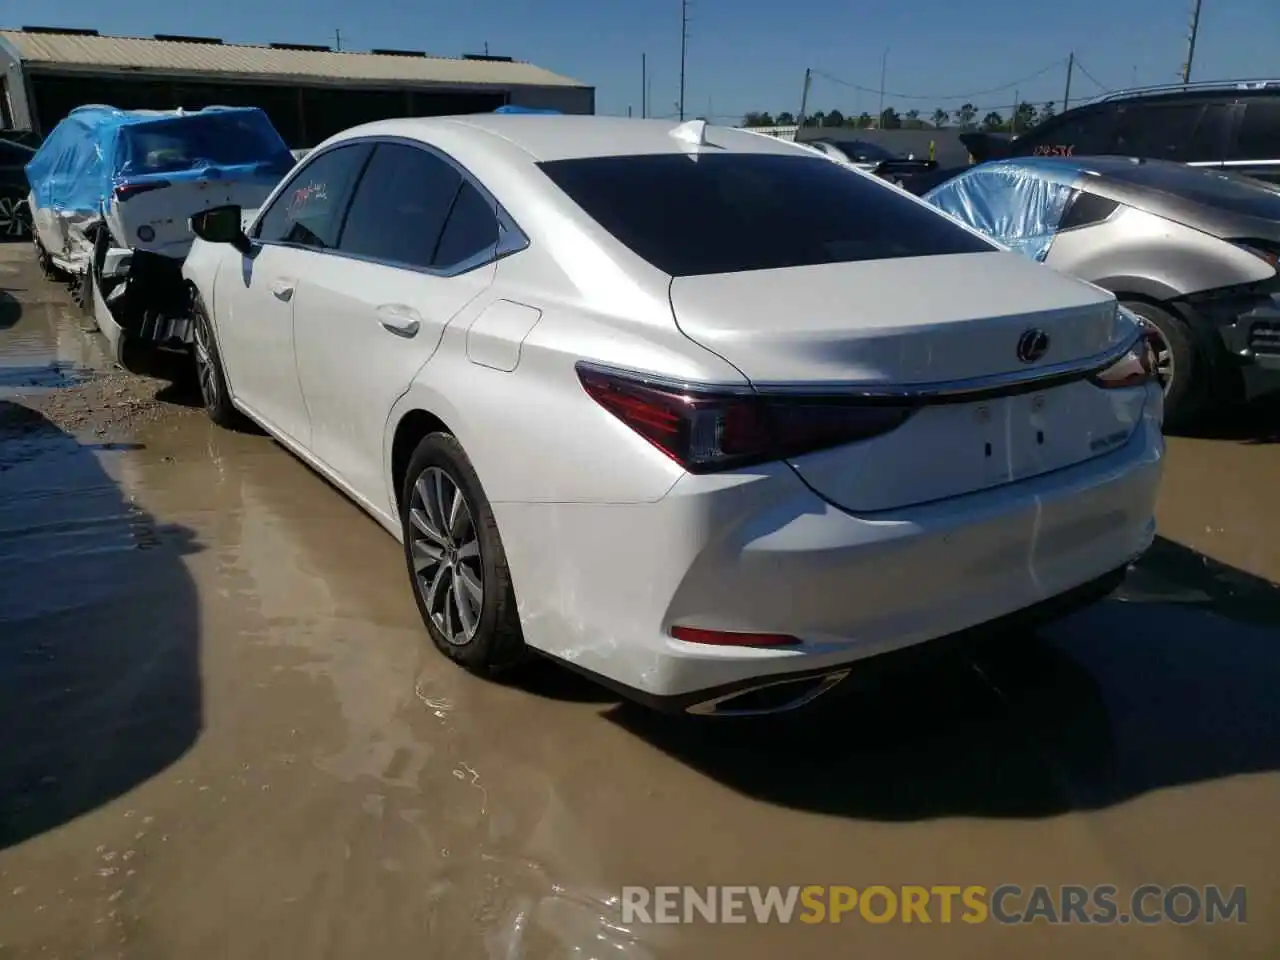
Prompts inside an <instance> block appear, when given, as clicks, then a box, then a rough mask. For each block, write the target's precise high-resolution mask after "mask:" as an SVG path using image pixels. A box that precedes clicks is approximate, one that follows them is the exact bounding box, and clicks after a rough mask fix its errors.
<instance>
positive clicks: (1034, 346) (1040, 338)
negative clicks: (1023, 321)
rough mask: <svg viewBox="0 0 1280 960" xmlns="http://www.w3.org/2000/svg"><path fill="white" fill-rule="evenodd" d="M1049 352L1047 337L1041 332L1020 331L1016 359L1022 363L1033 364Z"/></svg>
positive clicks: (1033, 330)
mask: <svg viewBox="0 0 1280 960" xmlns="http://www.w3.org/2000/svg"><path fill="white" fill-rule="evenodd" d="M1048 352H1049V335H1048V334H1047V333H1045V332H1044V331H1043V330H1037V329H1034V328H1033V329H1031V330H1024V331H1022V336H1020V337H1019V338H1018V359H1019V360H1021V361H1022V362H1023V363H1035V362H1036V361H1037V360H1039V359H1040V358H1041V357H1043V356H1044V355H1045V354H1046V353H1048Z"/></svg>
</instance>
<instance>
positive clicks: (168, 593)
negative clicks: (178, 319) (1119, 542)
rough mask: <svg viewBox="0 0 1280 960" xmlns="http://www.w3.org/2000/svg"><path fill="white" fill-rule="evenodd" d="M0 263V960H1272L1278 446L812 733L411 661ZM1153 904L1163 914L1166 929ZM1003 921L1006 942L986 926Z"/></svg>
mask: <svg viewBox="0 0 1280 960" xmlns="http://www.w3.org/2000/svg"><path fill="white" fill-rule="evenodd" d="M83 326H84V321H83V320H82V319H78V318H77V317H76V315H75V313H74V308H71V307H69V306H68V301H67V299H66V297H65V296H64V294H63V292H62V291H61V290H59V289H58V288H56V287H53V286H51V285H48V284H46V283H45V282H44V281H43V280H41V279H39V278H38V276H37V275H36V272H35V270H34V268H33V266H32V264H31V257H30V252H29V248H27V247H26V246H25V245H19V246H8V247H0V731H2V732H3V737H2V738H0V958H4V960H10V958H15V960H16V958H28V957H30V958H37V957H38V958H42V960H48V958H55V957H62V958H93V960H97V958H107V957H126V958H138V960H153V958H154V960H161V958H165V960H170V958H175V957H182V958H184V960H213V958H218V960H225V958H229V957H234V958H237V960H253V958H259V957H262V958H267V957H294V956H296V957H331V958H344V960H345V958H351V960H356V958H365V957H370V958H372V957H378V958H381V960H397V958H406V960H407V958H414V960H420V958H423V957H441V958H448V960H470V958H485V960H517V958H519V960H542V958H555V960H560V958H578V960H590V958H604V957H610V958H619V960H644V958H660V957H676V958H686V957H688V958H705V957H720V956H724V957H730V956H731V957H735V958H739V960H757V958H758V960H776V958H778V957H789V958H795V960H802V958H815V960H816V958H832V957H848V958H855V957H868V958H891V957H894V958H896V957H916V956H919V957H930V958H936V957H948V958H953V960H959V958H969V957H972V958H982V960H990V958H992V957H1029V956H1035V957H1037V958H1041V960H1050V958H1057V957H1063V958H1072V960H1078V958H1080V957H1083V956H1099V957H1125V958H1130V957H1135V956H1148V955H1149V956H1153V957H1161V958H1162V960H1176V958H1183V957H1205V958H1208V957H1214V958H1219V957H1227V956H1230V957H1274V956H1276V953H1277V950H1278V949H1280V914H1278V912H1277V911H1278V910H1280V903H1277V893H1276V891H1277V890H1280V830H1277V828H1276V813H1277V811H1280V779H1278V778H1277V772H1276V771H1277V769H1280V723H1278V722H1277V720H1278V718H1277V706H1276V704H1277V702H1280V697H1278V696H1277V691H1280V645H1278V643H1277V641H1278V640H1280V591H1278V589H1277V587H1276V586H1275V585H1274V582H1275V581H1277V580H1280V501H1278V500H1277V490H1280V487H1278V486H1277V484H1278V482H1280V480H1278V478H1280V445H1277V444H1276V443H1274V442H1272V441H1273V440H1275V439H1276V433H1277V431H1276V429H1275V428H1276V427H1277V426H1280V418H1278V417H1277V415H1276V408H1275V407H1272V408H1265V407H1264V408H1260V409H1258V410H1255V411H1253V412H1252V413H1251V415H1250V419H1249V420H1248V421H1234V422H1233V423H1232V424H1229V425H1228V426H1229V429H1227V428H1224V429H1223V430H1222V431H1220V432H1219V434H1218V435H1217V436H1215V437H1212V438H1202V439H1174V440H1173V441H1171V445H1170V453H1169V469H1168V474H1167V480H1166V486H1165V490H1164V495H1163V499H1162V501H1161V505H1160V515H1159V520H1160V524H1161V532H1162V537H1161V539H1160V540H1159V541H1158V543H1157V545H1156V547H1155V548H1154V549H1153V550H1152V552H1151V554H1150V555H1149V556H1148V557H1147V558H1146V559H1144V560H1143V561H1142V563H1141V564H1139V566H1138V568H1137V569H1136V570H1135V571H1134V574H1133V576H1132V577H1131V579H1130V582H1129V584H1128V585H1127V586H1126V587H1125V588H1124V590H1123V591H1122V592H1121V593H1120V594H1119V595H1117V597H1115V598H1113V599H1111V600H1108V601H1106V602H1104V603H1103V604H1101V605H1099V606H1098V607H1096V608H1094V609H1092V610H1089V611H1087V612H1085V613H1083V614H1080V615H1078V616H1077V617H1075V618H1074V619H1072V620H1070V621H1068V622H1065V623H1063V624H1060V625H1057V626H1055V627H1053V628H1051V629H1048V630H1045V631H1043V632H1042V633H1041V635H1040V636H1039V637H1023V638H1016V639H1015V641H1014V642H1011V643H1007V644H1004V645H1002V646H999V647H994V646H989V647H984V648H981V649H974V650H971V651H967V652H963V653H961V654H957V655H956V656H954V657H951V658H948V659H945V660H943V661H941V662H939V663H938V664H936V665H934V666H931V667H929V668H928V669H922V670H921V671H920V672H918V673H915V674H912V675H910V676H907V677H902V678H898V679H895V680H892V681H886V682H885V683H884V684H882V685H879V686H875V687H872V688H869V689H866V690H862V691H860V692H858V693H856V694H854V695H849V696H848V697H846V698H844V699H842V700H840V701H838V702H837V703H835V704H832V705H831V706H829V707H828V708H827V709H825V710H823V711H820V712H817V713H815V714H813V715H809V716H805V717H803V718H795V719H790V720H780V719H775V720H769V721H762V722H750V723H736V724H732V725H725V724H707V723H701V724H698V723H691V722H688V721H672V720H663V719H658V718H655V717H653V716H650V715H648V714H646V713H644V712H643V711H641V710H638V709H635V708H631V707H627V706H623V705H619V704H618V703H617V702H616V701H614V700H613V699H611V698H610V697H609V696H608V695H607V694H606V693H605V692H603V691H602V690H600V689H598V688H596V687H595V686H593V685H592V684H590V683H587V682H585V681H583V680H579V679H577V678H575V677H572V676H569V675H567V674H565V673H563V672H561V671H559V670H556V669H552V668H549V667H548V668H542V669H535V670H532V671H530V672H529V673H528V674H526V675H524V676H523V677H521V678H520V679H519V681H518V682H516V683H513V684H511V685H506V686H503V685H497V684H494V683H485V682H482V681H478V680H475V679H473V678H470V677H468V676H467V675H465V674H463V673H462V672H460V671H459V670H457V669H455V668H453V667H452V666H450V665H449V664H447V663H446V662H445V661H444V660H443V659H442V658H441V657H440V656H439V655H438V654H437V653H435V652H434V651H433V650H432V649H430V648H429V645H428V644H427V643H426V642H425V637H424V633H423V630H422V628H421V625H420V623H419V620H418V615H417V612H416V610H415V607H414V604H413V600H412V598H411V596H410V593H409V590H408V588H407V585H406V583H405V577H404V572H403V569H402V561H401V556H400V553H399V550H398V548H397V546H396V544H395V543H394V542H393V541H392V540H391V539H390V538H389V537H388V536H387V535H386V534H385V533H384V532H383V531H381V530H380V529H379V528H378V527H376V526H375V525H374V524H373V522H371V521H369V520H367V519H366V518H365V517H364V516H363V515H362V514H361V513H360V512H359V511H358V510H357V509H356V508H355V507H354V506H352V505H351V504H350V503H349V502H347V501H346V500H345V499H343V498H342V497H341V496H340V495H338V494H337V493H336V492H334V491H333V490H332V489H331V488H330V487H328V486H327V485H326V484H325V483H324V482H323V481H322V480H320V479H319V478H318V477H317V476H316V475H315V474H313V473H312V472H310V471H309V470H308V469H307V468H306V467H304V466H302V465H301V464H300V463H299V462H297V461H296V460H295V459H293V458H292V457H291V456H290V455H289V454H287V453H286V452H285V451H284V450H283V449H281V448H280V447H279V446H277V445H276V444H275V443H273V442H272V441H271V440H270V439H268V438H266V437H263V436H256V435H250V434H233V433H228V432H225V431H220V430H217V429H215V428H213V427H212V426H211V425H210V424H209V423H208V422H207V421H206V420H205V418H204V417H203V415H202V414H201V413H200V411H198V410H196V409H194V408H193V406H192V405H191V404H192V400H191V397H190V395H189V393H186V392H184V391H183V390H181V389H174V388H172V387H170V386H168V385H167V384H166V383H165V382H163V381H155V380H148V379H144V378H139V377H135V376H132V375H129V374H126V373H124V372H122V371H119V370H116V369H113V368H112V366H111V365H110V364H109V363H108V362H107V361H106V360H105V357H104V355H103V350H102V346H101V343H100V341H99V340H98V338H97V337H96V336H94V335H92V334H87V333H85V332H84V330H83ZM1004 883H1012V884H1020V885H1021V886H1022V887H1023V888H1024V890H1029V889H1030V888H1031V887H1033V886H1035V885H1041V884H1043V885H1049V886H1053V887H1056V886H1058V885H1061V884H1080V885H1085V886H1092V885H1097V884H1111V885H1115V886H1117V887H1118V888H1120V898H1121V901H1122V905H1123V903H1124V897H1125V896H1126V894H1127V892H1129V891H1132V890H1133V889H1134V888H1135V887H1137V886H1140V885H1142V884H1148V883H1150V884H1161V885H1164V886H1166V887H1170V886H1173V885H1176V884H1188V885H1191V886H1194V887H1197V888H1204V887H1205V886H1207V885H1213V884H1216V885H1219V886H1221V887H1223V888H1226V889H1228V890H1229V889H1230V888H1233V887H1236V886H1244V887H1246V888H1247V915H1246V919H1247V922H1246V923H1244V924H1240V923H1235V922H1225V923H1217V924H1213V925H1210V924H1206V923H1201V922H1195V923H1190V924H1185V925H1180V924H1175V923H1171V922H1166V923H1161V924H1156V925H1151V926H1147V925H1142V924H1138V923H1129V924H1120V923H1115V924H1109V925H1106V926H1103V927H1098V926H1097V925H1094V926H1088V925H1082V924H1078V923H1077V924H1073V925H1058V926H1054V925H1050V924H1047V923H1045V922H1042V921H1037V922H1035V923H1031V924H1024V925H1012V926H1010V925H1001V924H996V923H992V922H987V923H983V924H976V925H971V924H965V923H960V922H953V923H950V924H947V923H943V922H942V921H941V917H940V916H939V914H938V912H937V909H936V908H935V910H934V911H933V913H932V917H931V919H932V922H931V923H928V924H924V923H921V922H919V921H918V920H917V921H916V922H913V923H910V924H908V923H902V922H900V921H898V920H894V921H893V922H889V923H883V924H872V923H868V922H867V921H866V920H865V919H862V918H859V917H858V916H857V915H856V911H855V914H854V915H850V916H848V917H846V918H845V919H844V922H843V923H841V924H838V925H834V924H830V923H823V924H816V925H806V924H802V923H792V924H790V925H783V924H778V923H773V924H764V925H761V924H757V923H754V922H752V923H747V924H730V925H716V926H713V925H710V924H708V923H706V922H702V921H697V922H694V923H693V924H690V925H683V924H677V925H645V924H634V923H633V924H631V925H627V924H623V923H622V922H621V915H620V912H619V904H618V898H619V896H620V894H621V888H622V887H623V886H625V885H659V884H674V885H694V886H699V887H701V886H705V885H707V884H728V885H748V884H760V885H780V886H789V885H793V884H797V885H808V884H849V885H853V886H858V887H865V886H867V885H871V884H884V885H888V886H890V887H894V888H897V887H899V886H900V885H902V884H922V885H926V886H931V885H940V884H955V885H961V886H965V885H982V886H986V887H988V888H989V889H990V888H994V887H996V886H998V885H1000V884H1004ZM1157 903H1158V901H1157ZM1021 906H1025V903H1024V902H1020V901H1016V900H1015V901H1012V907H1011V908H1012V909H1018V908H1020V907H1021Z"/></svg>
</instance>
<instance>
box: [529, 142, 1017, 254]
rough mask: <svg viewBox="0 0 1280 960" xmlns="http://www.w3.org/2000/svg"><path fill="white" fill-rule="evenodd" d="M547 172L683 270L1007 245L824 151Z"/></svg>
mask: <svg viewBox="0 0 1280 960" xmlns="http://www.w3.org/2000/svg"><path fill="white" fill-rule="evenodd" d="M540 167H541V169H542V170H543V172H544V173H546V175H547V176H548V177H550V178H551V180H552V181H553V182H554V183H555V184H556V186H558V187H559V188H560V189H561V190H563V191H564V192H565V193H566V194H567V195H568V196H569V198H570V199H571V200H573V201H574V203H576V204H577V205H578V206H579V207H581V208H582V209H583V210H584V211H585V212H586V213H587V215H588V216H590V217H591V218H592V219H593V220H595V221H596V222H597V223H598V224H600V225H601V226H602V227H603V228H604V229H605V230H607V231H608V232H609V233H610V234H612V235H613V236H614V237H615V238H616V239H617V240H619V241H620V242H621V243H623V244H624V245H625V246H627V247H628V248H630V249H631V250H632V251H633V252H634V253H636V254H637V255H638V256H640V257H641V258H643V259H644V260H646V261H648V262H649V263H650V264H652V265H653V266H655V267H657V268H658V269H659V270H661V271H663V272H664V273H668V274H671V275H672V276H696V275H700V274H712V273H737V272H740V271H746V270H772V269H779V268H784V267H801V266H808V265H812V264H821V263H848V262H852V261H858V260H886V259H891V258H896V257H928V256H939V255H944V254H957V253H982V252H992V251H995V250H996V249H998V248H996V247H994V246H993V245H991V244H990V243H988V242H986V241H985V240H983V239H982V238H980V237H977V236H975V235H974V234H972V233H970V232H969V231H967V230H964V229H963V228H961V227H960V226H958V225H956V224H955V223H953V222H952V221H951V220H949V219H948V218H947V217H945V216H943V215H941V214H939V213H937V212H935V211H934V210H933V209H931V208H930V207H928V206H926V205H923V204H921V203H919V202H918V201H916V200H914V199H913V198H911V197H909V196H907V195H906V194H904V193H901V192H900V191H898V190H896V189H894V188H892V187H888V186H885V185H883V184H881V183H879V182H878V181H875V180H871V179H868V178H866V177H863V176H860V175H858V174H855V173H853V172H852V171H850V170H848V169H845V168H844V167H841V166H839V165H838V164H834V163H831V162H830V161H829V160H825V159H822V158H820V157H814V156H799V155H795V156H789V155H784V154H774V153H759V154H757V153H724V154H712V153H702V154H699V155H697V156H689V155H686V154H683V153H674V154H656V155H647V156H622V157H592V158H586V159H575V160H555V161H549V162H544V163H542V164H540Z"/></svg>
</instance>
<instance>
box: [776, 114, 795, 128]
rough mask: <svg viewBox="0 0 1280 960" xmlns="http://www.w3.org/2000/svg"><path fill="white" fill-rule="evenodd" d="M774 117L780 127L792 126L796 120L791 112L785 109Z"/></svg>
mask: <svg viewBox="0 0 1280 960" xmlns="http://www.w3.org/2000/svg"><path fill="white" fill-rule="evenodd" d="M774 119H775V120H776V121H777V123H778V126H780V127H790V126H792V125H793V124H794V123H795V122H796V118H795V117H794V116H792V115H791V114H789V113H787V111H785V110H783V111H782V112H781V113H780V114H778V115H777V117H775V118H774Z"/></svg>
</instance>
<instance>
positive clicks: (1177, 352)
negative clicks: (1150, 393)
mask: <svg viewBox="0 0 1280 960" xmlns="http://www.w3.org/2000/svg"><path fill="white" fill-rule="evenodd" d="M1121 303H1122V305H1123V306H1125V307H1126V308H1128V309H1129V310H1132V311H1133V312H1134V313H1136V314H1137V315H1138V316H1139V317H1140V318H1141V319H1143V320H1145V321H1146V322H1147V323H1148V324H1150V325H1151V326H1152V327H1154V328H1155V330H1156V332H1157V333H1158V334H1159V338H1160V340H1162V341H1163V344H1162V345H1161V349H1159V350H1158V352H1157V361H1158V362H1159V363H1160V365H1161V367H1162V368H1163V369H1164V370H1165V371H1166V373H1165V374H1164V376H1162V379H1164V378H1165V377H1167V378H1168V379H1167V380H1166V381H1165V383H1164V422H1165V425H1166V426H1168V427H1171V428H1174V429H1182V428H1186V427H1190V426H1193V425H1194V424H1195V423H1196V422H1197V421H1198V420H1199V419H1200V417H1201V416H1202V415H1203V413H1204V409H1205V406H1206V405H1207V400H1208V395H1209V389H1208V388H1209V383H1208V373H1209V371H1210V369H1211V366H1212V363H1211V360H1210V358H1209V356H1208V355H1207V353H1206V351H1205V349H1204V348H1203V347H1202V346H1201V344H1200V343H1199V341H1198V340H1197V338H1196V335H1195V332H1194V331H1193V330H1192V329H1191V327H1190V326H1188V325H1187V324H1186V323H1185V322H1184V321H1182V320H1181V319H1179V318H1178V317H1175V316H1174V315H1173V314H1171V313H1169V312H1168V311H1165V310H1162V309H1160V308H1159V307H1157V306H1155V305H1153V304H1150V303H1146V302H1144V301H1141V300H1123V301H1121Z"/></svg>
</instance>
